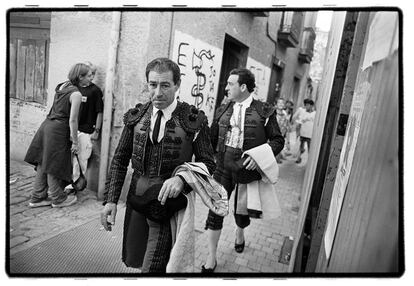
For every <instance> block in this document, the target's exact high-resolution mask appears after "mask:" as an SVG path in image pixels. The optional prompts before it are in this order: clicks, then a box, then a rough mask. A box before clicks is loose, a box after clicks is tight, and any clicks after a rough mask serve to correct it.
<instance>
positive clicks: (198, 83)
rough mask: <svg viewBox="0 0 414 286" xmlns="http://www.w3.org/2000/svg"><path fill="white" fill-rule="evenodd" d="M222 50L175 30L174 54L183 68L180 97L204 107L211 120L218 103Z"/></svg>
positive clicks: (182, 99) (178, 94) (210, 120)
mask: <svg viewBox="0 0 414 286" xmlns="http://www.w3.org/2000/svg"><path fill="white" fill-rule="evenodd" d="M222 56H223V51H222V50H220V49H219V48H217V47H214V46H211V45H209V44H207V43H205V42H204V41H201V40H199V39H196V38H194V37H192V36H190V35H187V34H185V33H182V32H180V31H175V35H174V46H173V57H172V59H173V60H174V61H175V62H176V63H177V64H178V65H179V67H180V70H181V87H180V89H179V90H178V91H177V98H178V99H179V100H180V101H185V102H187V103H189V104H192V105H194V106H196V107H197V108H199V109H201V110H203V111H204V112H205V114H206V115H207V117H208V122H209V124H211V122H212V121H213V116H214V108H215V106H216V98H217V91H218V85H219V77H220V68H221V61H222Z"/></svg>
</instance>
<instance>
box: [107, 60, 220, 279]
mask: <svg viewBox="0 0 414 286" xmlns="http://www.w3.org/2000/svg"><path fill="white" fill-rule="evenodd" d="M145 75H146V80H147V82H148V89H149V94H150V101H149V102H147V103H145V104H138V105H136V107H135V108H132V109H130V110H129V111H128V112H127V113H126V114H125V116H124V124H125V127H124V129H123V131H122V134H121V138H120V140H119V143H118V147H117V148H116V151H115V154H114V157H113V159H112V163H111V167H110V172H109V176H108V180H107V182H106V186H105V196H104V205H105V206H104V208H103V210H102V212H101V223H102V225H103V226H104V228H105V229H106V230H110V228H111V224H113V223H114V221H115V216H116V211H117V202H118V200H119V197H120V195H121V190H122V186H123V183H124V180H125V175H126V172H127V167H128V165H129V161H130V160H131V161H132V168H133V170H134V173H133V175H132V180H131V184H130V187H129V193H128V197H127V207H126V212H125V220H124V235H123V249H122V261H123V262H124V263H125V264H126V265H127V266H128V267H134V268H141V271H142V273H148V272H151V273H154V272H156V273H165V272H166V267H167V264H168V262H169V258H170V253H171V250H172V230H171V227H172V226H171V225H170V221H155V220H154V219H153V218H151V216H149V215H145V214H144V212H139V211H136V209H134V208H133V205H134V202H135V200H134V198H136V197H141V198H142V197H144V196H145V195H146V194H149V192H152V191H153V190H154V188H156V187H157V186H161V187H160V189H159V191H158V190H156V192H157V198H158V201H160V202H161V205H164V204H165V203H166V200H167V198H168V199H170V198H178V196H179V195H180V194H181V193H188V192H190V191H191V189H188V186H187V185H186V182H185V180H183V178H182V177H180V176H179V175H172V174H173V171H174V170H175V169H176V168H177V167H178V166H180V165H182V164H183V163H185V162H191V161H192V158H193V155H194V157H195V161H196V162H202V163H204V164H205V166H206V167H207V169H208V171H209V172H210V174H212V172H213V171H214V169H215V162H214V157H213V149H212V146H211V141H210V135H209V132H210V130H209V127H208V122H207V117H206V116H205V115H204V113H203V112H202V111H199V110H197V109H196V108H195V107H194V106H190V105H189V104H187V103H185V102H179V101H177V99H176V97H175V93H176V91H177V90H178V88H179V87H180V83H181V80H180V76H181V74H180V68H179V66H178V65H177V64H176V63H175V62H173V61H171V60H170V59H167V58H157V59H154V60H153V61H151V62H150V63H149V64H148V65H147V67H146V71H145ZM138 203H139V201H138ZM109 216H110V218H109ZM108 220H109V222H108Z"/></svg>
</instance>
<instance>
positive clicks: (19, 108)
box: [9, 98, 49, 161]
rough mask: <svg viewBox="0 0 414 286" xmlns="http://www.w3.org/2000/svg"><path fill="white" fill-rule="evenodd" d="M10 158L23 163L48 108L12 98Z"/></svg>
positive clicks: (10, 111) (10, 104)
mask: <svg viewBox="0 0 414 286" xmlns="http://www.w3.org/2000/svg"><path fill="white" fill-rule="evenodd" d="M9 108H10V110H9V120H10V133H9V136H10V137H9V138H10V141H9V143H10V145H9V146H10V158H11V159H13V160H19V161H22V160H23V159H24V156H25V155H26V151H27V148H28V147H29V145H30V142H31V141H32V138H33V136H34V135H35V133H36V131H37V129H38V128H39V127H40V125H41V124H42V122H43V120H44V119H45V117H46V114H47V112H48V111H49V110H48V109H46V106H44V105H42V104H39V103H34V102H25V101H22V100H19V99H15V98H10V103H9Z"/></svg>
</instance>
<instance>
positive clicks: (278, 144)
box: [211, 99, 285, 159]
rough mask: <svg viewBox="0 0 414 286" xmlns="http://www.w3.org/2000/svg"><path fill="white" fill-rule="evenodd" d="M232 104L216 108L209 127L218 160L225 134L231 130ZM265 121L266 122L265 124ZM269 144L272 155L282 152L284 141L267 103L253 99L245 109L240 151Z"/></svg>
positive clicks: (222, 149) (272, 110) (221, 152)
mask: <svg viewBox="0 0 414 286" xmlns="http://www.w3.org/2000/svg"><path fill="white" fill-rule="evenodd" d="M233 106H234V102H229V103H227V104H225V105H222V106H220V107H219V108H217V111H216V114H215V116H214V120H213V123H212V125H211V141H212V145H213V149H214V151H216V152H218V155H219V157H218V159H220V155H222V154H223V153H224V151H225V145H224V144H225V141H226V134H227V131H228V130H229V129H231V125H230V118H231V115H232V114H233ZM266 121H267V122H266ZM264 143H269V145H270V147H271V148H272V151H273V154H274V155H277V154H278V153H279V152H280V151H282V149H283V147H284V143H285V140H284V138H283V136H282V134H281V133H280V129H279V125H278V124H277V119H276V112H275V109H274V108H273V106H271V105H270V104H269V103H267V102H261V101H258V100H255V99H253V101H252V103H251V105H250V106H249V107H248V108H247V109H246V115H245V119H244V139H243V148H242V151H246V150H249V149H251V148H254V147H256V146H259V145H262V144H264Z"/></svg>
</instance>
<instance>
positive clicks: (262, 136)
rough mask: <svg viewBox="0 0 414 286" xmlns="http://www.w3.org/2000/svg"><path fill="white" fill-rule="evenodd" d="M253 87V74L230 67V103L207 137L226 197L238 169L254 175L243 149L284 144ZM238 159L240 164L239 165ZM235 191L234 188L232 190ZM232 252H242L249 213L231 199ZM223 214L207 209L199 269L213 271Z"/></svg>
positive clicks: (275, 149)
mask: <svg viewBox="0 0 414 286" xmlns="http://www.w3.org/2000/svg"><path fill="white" fill-rule="evenodd" d="M254 88H255V77H254V74H253V73H252V72H251V71H249V70H248V69H244V68H240V69H234V70H232V71H231V72H230V75H229V77H228V80H227V85H226V92H227V95H228V98H229V100H230V102H228V103H227V104H226V105H222V106H220V107H219V108H218V109H217V111H216V113H215V116H214V120H213V122H212V125H211V140H212V145H213V148H214V150H215V151H216V152H217V153H216V163H217V169H216V171H215V172H214V179H215V180H216V181H217V182H219V183H221V184H222V185H223V186H224V188H225V189H226V191H227V192H228V197H229V198H230V195H231V193H232V191H233V189H234V187H235V186H238V185H239V182H240V180H239V179H240V178H239V176H238V175H237V174H238V172H240V171H244V170H248V171H249V172H250V171H251V172H252V173H249V174H251V175H253V177H254V178H253V180H259V179H260V178H258V177H257V174H258V171H257V166H258V164H257V162H255V161H254V160H253V159H252V158H251V157H250V156H247V157H244V158H242V154H243V152H244V151H247V150H249V149H252V148H254V147H257V146H260V145H264V144H266V143H268V144H269V145H270V148H271V151H270V152H271V153H272V155H273V156H276V155H277V154H278V153H279V152H280V151H281V150H282V149H283V146H284V139H283V136H282V134H281V133H280V129H279V126H278V123H277V119H276V112H275V109H274V107H273V106H271V105H270V104H268V103H263V102H261V101H258V100H255V99H253V96H252V93H253V91H254ZM240 162H242V163H241V164H242V166H240ZM236 193H237V189H236ZM235 209H236V210H235V212H234V217H235V220H236V238H235V245H234V248H235V250H236V252H238V253H240V252H243V250H244V246H245V238H244V229H245V228H246V227H247V226H248V225H249V224H250V217H249V215H242V214H238V213H237V196H236V198H235ZM223 219H224V217H223V216H219V215H217V214H215V213H214V212H212V211H209V213H208V217H207V220H206V226H205V228H206V229H207V233H208V251H209V252H208V256H207V260H206V263H205V264H204V265H203V266H202V269H201V272H203V273H209V272H210V273H211V272H214V270H215V268H216V266H217V257H216V252H217V245H218V241H219V239H220V235H221V229H222V228H223Z"/></svg>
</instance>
